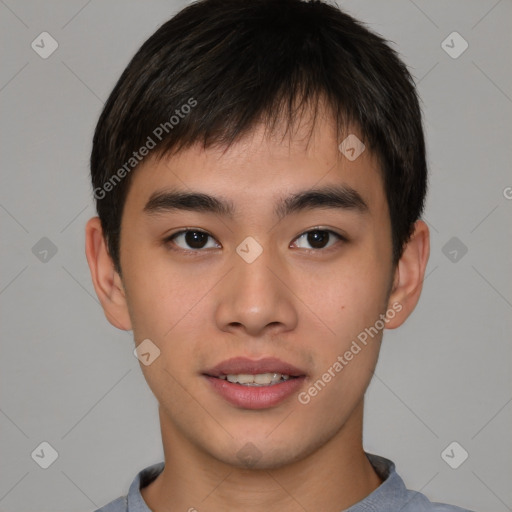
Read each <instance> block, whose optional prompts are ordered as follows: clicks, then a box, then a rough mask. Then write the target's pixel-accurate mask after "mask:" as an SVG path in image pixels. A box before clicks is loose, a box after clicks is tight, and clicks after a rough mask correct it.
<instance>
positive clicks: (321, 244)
mask: <svg viewBox="0 0 512 512" xmlns="http://www.w3.org/2000/svg"><path fill="white" fill-rule="evenodd" d="M333 235H334V237H336V238H337V239H338V240H341V241H346V238H345V237H343V236H342V235H339V234H338V233H335V232H334V231H331V230H330V229H311V230H310V231H306V232H305V233H303V234H302V235H300V236H299V237H298V238H296V239H295V240H297V241H298V242H296V243H299V244H300V243H302V244H309V245H310V246H311V249H312V250H319V249H326V248H328V247H330V246H332V245H333V244H334V243H335V242H336V240H333V239H332V236H333ZM331 242H332V243H331ZM299 248H300V249H310V248H309V247H306V246H304V245H302V246H301V245H299ZM311 249H310V250H311Z"/></svg>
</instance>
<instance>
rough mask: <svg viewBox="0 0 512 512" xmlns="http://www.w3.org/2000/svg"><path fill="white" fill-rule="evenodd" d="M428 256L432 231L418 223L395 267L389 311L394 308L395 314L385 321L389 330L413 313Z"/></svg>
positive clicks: (421, 285)
mask: <svg viewBox="0 0 512 512" xmlns="http://www.w3.org/2000/svg"><path fill="white" fill-rule="evenodd" d="M429 255H430V234H429V229H428V226H427V225H426V224H425V222H423V221H422V220H418V221H416V223H415V224H414V232H413V234H412V236H411V238H410V240H409V241H408V242H407V245H406V246H405V248H404V252H403V254H402V257H401V258H400V260H399V262H398V265H397V266H396V270H395V275H394V280H393V288H392V290H391V294H390V296H389V300H388V310H390V309H393V310H394V311H395V312H396V314H395V315H394V317H393V318H389V319H388V321H387V322H386V328H387V329H396V328H397V327H399V326H400V325H402V324H403V323H404V322H405V320H406V319H407V317H408V316H409V315H410V314H411V313H412V312H413V311H414V308H415V307H416V304H417V303H418V300H419V298H420V294H421V290H422V288H423V279H424V278H425V269H426V267H427V262H428V257H429ZM393 304H394V306H393ZM399 305H400V306H401V307H399Z"/></svg>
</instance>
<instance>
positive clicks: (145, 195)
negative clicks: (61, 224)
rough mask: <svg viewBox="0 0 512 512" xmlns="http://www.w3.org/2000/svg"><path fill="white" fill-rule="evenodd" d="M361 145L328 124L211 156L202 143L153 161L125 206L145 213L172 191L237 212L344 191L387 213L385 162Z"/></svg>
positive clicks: (246, 140)
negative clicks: (301, 195) (222, 202)
mask: <svg viewBox="0 0 512 512" xmlns="http://www.w3.org/2000/svg"><path fill="white" fill-rule="evenodd" d="M340 139H341V140H340ZM361 139H362V137H361V135H360V133H359V131H358V130H356V129H354V130H350V131H348V132H347V133H345V134H344V136H343V137H340V138H338V137H337V135H336V130H335V129H333V128H332V125H331V124H329V123H327V122H325V123H322V122H320V123H318V122H317V123H316V124H315V126H314V129H313V130H311V129H310V128H309V127H307V126H302V127H299V128H297V129H296V130H294V131H290V130H289V131H287V132H286V133H283V132H280V133H277V132H274V133H269V132H268V131H267V130H266V129H265V127H264V126H263V125H259V126H258V127H256V128H255V129H254V130H253V131H251V132H250V133H249V134H247V135H245V136H243V137H242V138H240V140H238V141H235V142H234V143H232V144H231V145H230V146H228V147H226V146H220V145H219V146H210V147H208V148H206V149H205V148H204V147H202V145H201V144H199V143H198V144H195V145H193V146H191V147H189V148H187V149H184V150H182V151H180V152H179V153H176V154H173V155H171V156H164V157H162V158H158V159H157V158H155V157H153V156H152V155H149V157H148V158H147V159H146V160H145V161H144V162H143V163H142V164H140V165H139V167H138V168H137V169H136V171H135V172H134V175H133V176H132V181H131V186H130V190H129V191H128V195H127V199H126V205H125V207H126V208H127V209H128V208H129V209H132V208H135V209H136V210H137V211H139V212H141V213H142V212H143V210H144V207H145V206H146V204H147V202H148V200H149V199H150V198H151V197H152V196H154V195H155V193H158V192H159V191H162V190H164V189H166V188H167V189H168V188H172V189H173V190H182V191H183V192H190V191H193V192H199V193H204V194H209V195H215V196H222V197H225V198H226V197H229V200H230V203H232V204H233V205H235V207H236V208H237V205H238V206H240V207H241V206H242V205H248V204H251V203H258V204H261V205H263V203H264V202H266V201H269V202H273V203H275V201H276V200H277V198H278V197H282V196H283V195H284V193H287V194H289V193H293V192H296V191H299V190H305V189H317V188H320V187H329V186H339V185H343V186H346V187H348V188H350V189H352V190H354V191H356V192H357V193H358V194H359V195H360V196H361V197H362V198H364V202H365V203H366V204H367V205H368V206H369V209H370V210H374V209H376V210H379V209H382V208H383V207H385V206H386V202H385V197H384V188H383V180H382V176H381V170H380V167H379V162H378V159H377V158H376V157H375V155H373V154H372V153H371V152H370V151H369V149H368V148H366V147H364V146H363V144H364V141H362V140H361ZM344 141H345V142H344ZM357 153H360V154H359V156H357V158H354V156H355V155H357ZM274 210H275V209H274Z"/></svg>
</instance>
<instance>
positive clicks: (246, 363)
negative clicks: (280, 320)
mask: <svg viewBox="0 0 512 512" xmlns="http://www.w3.org/2000/svg"><path fill="white" fill-rule="evenodd" d="M203 376H204V377H205V378H206V379H207V380H208V382H209V383H210V385H211V388H212V389H213V391H215V392H216V393H217V394H219V395H220V396H221V397H222V398H224V399H225V400H226V401H227V402H229V403H230V404H231V405H235V406H236V407H238V408H242V409H266V408H270V407H275V406H276V405H278V404H280V403H281V402H282V401H284V400H285V399H286V398H288V397H289V396H290V395H291V394H293V393H294V392H295V391H298V389H299V388H300V387H301V386H302V384H303V382H304V380H305V378H306V372H305V371H303V370H301V369H299V368H297V367H295V366H293V365H291V364H288V363H285V362H283V361H281V360H279V359H275V358H265V359H260V360H257V361H254V360H251V359H247V358H243V357H237V358H233V359H229V360H227V361H223V362H222V363H220V364H218V365H217V366H215V367H213V368H211V369H209V370H207V371H206V372H204V373H203Z"/></svg>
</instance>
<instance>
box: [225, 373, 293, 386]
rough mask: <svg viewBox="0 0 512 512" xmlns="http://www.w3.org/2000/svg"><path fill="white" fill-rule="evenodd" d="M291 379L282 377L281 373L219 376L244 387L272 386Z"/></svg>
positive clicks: (286, 376)
mask: <svg viewBox="0 0 512 512" xmlns="http://www.w3.org/2000/svg"><path fill="white" fill-rule="evenodd" d="M289 378H290V376H289V375H282V374H281V373H259V374H258V375H249V374H246V373H239V374H238V375H220V376H219V379H222V380H228V381H229V382H232V383H234V384H235V383H236V384H242V385H244V386H270V385H273V384H277V383H279V382H284V381H287V380H288V379H289Z"/></svg>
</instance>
